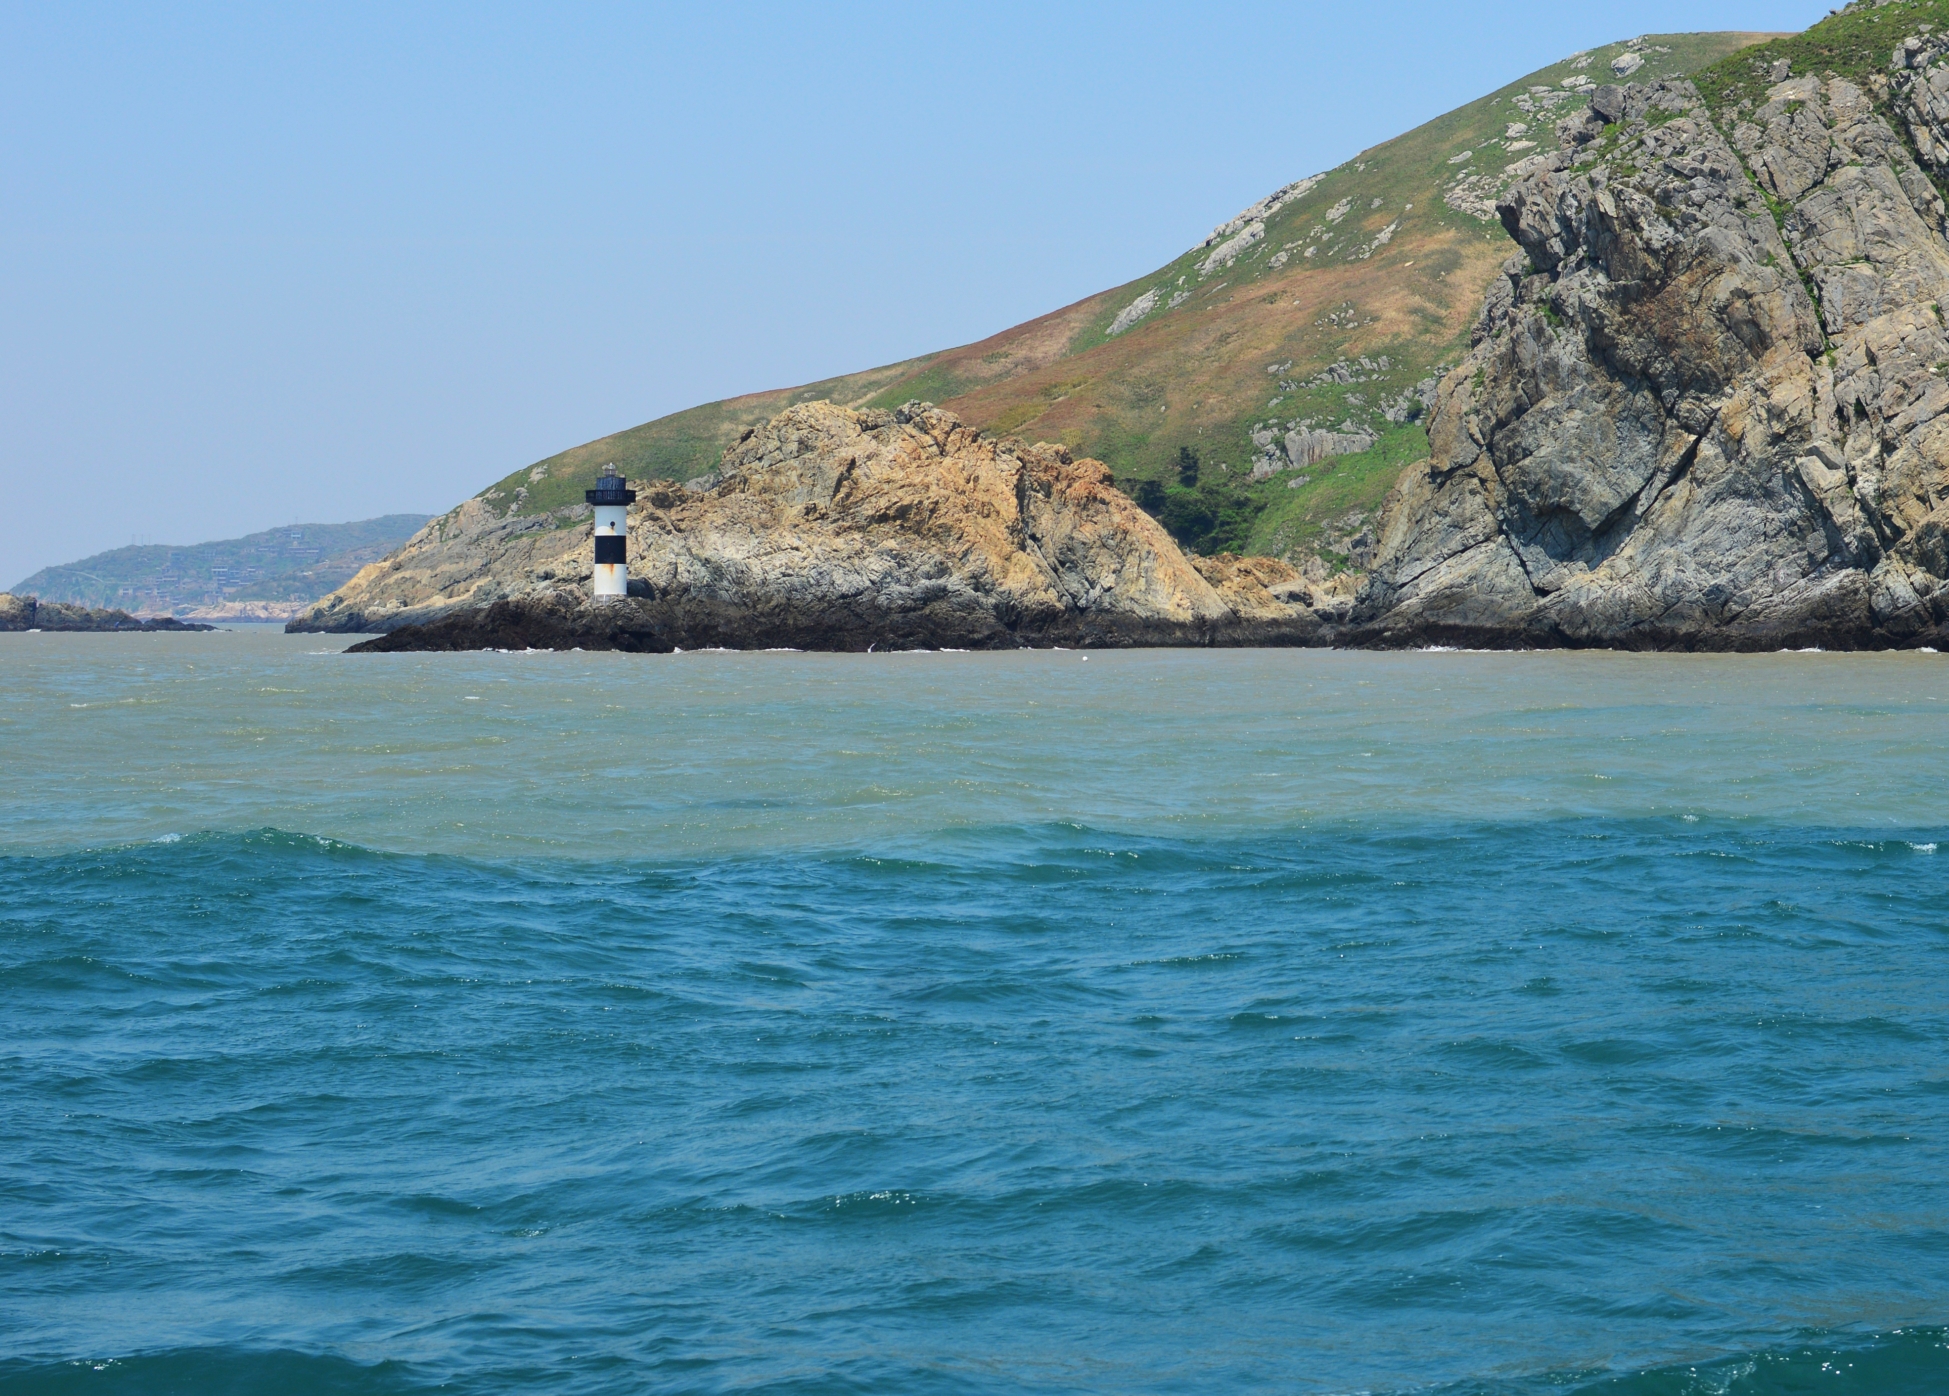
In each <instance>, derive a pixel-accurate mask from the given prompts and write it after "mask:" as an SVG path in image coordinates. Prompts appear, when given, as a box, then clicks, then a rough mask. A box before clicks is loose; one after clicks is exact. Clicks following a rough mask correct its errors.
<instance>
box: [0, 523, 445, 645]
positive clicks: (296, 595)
mask: <svg viewBox="0 0 1949 1396" xmlns="http://www.w3.org/2000/svg"><path fill="white" fill-rule="evenodd" d="M425 522H426V515H424V514H387V515H384V516H383V517H381V518H376V519H363V520H361V521H359V522H358V523H345V524H292V525H291V526H289V527H287V528H273V529H267V530H265V531H264V532H262V533H252V534H250V535H248V536H246V537H243V538H229V539H224V540H221V541H219V542H214V543H196V544H192V545H190V546H187V547H180V548H177V547H169V546H166V545H161V544H155V545H150V546H145V547H129V548H113V549H111V550H109V551H108V552H105V553H96V554H95V555H94V556H93V557H85V558H83V559H81V561H79V562H70V563H66V564H64V565H62V566H59V567H44V568H42V569H41V570H40V571H39V572H36V573H35V574H34V575H33V576H31V577H28V578H26V579H25V580H24V581H22V582H20V583H18V584H17V585H16V586H15V587H14V588H13V590H14V591H15V592H16V593H19V594H21V595H34V596H38V597H40V598H41V600H42V601H44V602H60V603H64V604H67V605H73V606H91V607H101V606H120V607H124V608H127V609H129V610H133V611H139V612H142V613H145V614H149V615H177V616H201V617H205V618H226V619H250V618H255V617H261V618H263V619H266V620H269V619H273V618H275V619H288V618H289V617H291V616H293V615H296V614H297V613H298V612H299V611H301V610H303V609H304V608H305V607H306V606H307V605H309V604H310V603H311V602H313V601H316V600H317V599H318V598H319V597H321V596H324V595H325V594H327V593H328V592H331V591H334V590H336V589H337V588H339V587H341V586H343V585H344V584H345V583H346V582H348V581H350V580H351V578H352V576H353V574H355V573H356V572H357V571H358V570H359V569H360V568H361V567H363V566H365V565H366V564H367V563H369V562H373V561H376V560H378V559H379V558H382V557H385V556H386V555H387V554H388V553H390V552H392V551H393V550H394V549H395V548H397V547H398V546H399V545H400V544H401V543H404V542H405V541H406V540H407V539H408V538H409V537H411V536H412V535H413V534H414V533H415V532H416V531H417V530H418V529H419V528H420V526H421V525H423V524H424V523H425Z"/></svg>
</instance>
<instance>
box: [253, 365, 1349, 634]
mask: <svg viewBox="0 0 1949 1396" xmlns="http://www.w3.org/2000/svg"><path fill="white" fill-rule="evenodd" d="M721 475H722V478H721V479H720V480H719V481H718V482H717V483H716V484H715V485H714V486H713V487H711V488H709V489H705V490H692V489H686V488H682V487H679V486H677V485H674V484H668V483H665V484H660V485H652V486H650V487H647V488H645V489H644V490H643V491H642V492H641V494H640V495H639V500H638V503H637V506H636V508H635V509H634V511H633V513H632V518H631V525H630V556H631V567H630V570H631V574H632V581H631V595H630V597H628V598H626V599H618V600H613V601H606V602H602V603H594V602H592V601H590V600H588V599H587V598H588V592H589V576H590V572H591V569H592V567H593V564H594V558H593V548H592V544H591V541H590V535H589V532H588V530H587V529H586V528H585V527H582V526H580V518H579V517H577V514H578V511H575V510H564V511H562V513H563V514H564V515H566V516H568V517H564V518H560V519H553V518H551V519H549V520H546V521H544V526H542V527H536V526H534V524H533V522H532V521H528V522H527V523H526V526H522V524H521V523H518V522H516V521H511V520H507V519H495V518H492V517H488V516H483V517H482V518H480V519H478V520H471V519H469V518H467V517H466V516H465V515H464V514H463V515H462V516H461V517H460V518H458V519H450V520H449V521H447V522H446V524H445V526H444V527H443V528H442V527H435V528H429V529H427V530H426V531H424V532H422V533H421V534H420V535H419V536H418V537H416V538H415V539H414V540H413V541H412V542H411V543H409V544H408V545H407V546H406V547H405V548H404V549H402V550H401V552H400V553H398V554H396V555H395V556H394V557H393V558H391V559H389V560H388V561H387V562H386V563H384V564H382V565H379V566H375V567H370V568H367V569H366V570H365V571H364V572H361V573H360V574H359V576H358V577H356V578H354V579H353V581H352V582H351V583H350V584H348V585H347V586H346V587H344V588H343V589H341V590H340V591H339V592H338V593H335V594H334V595H333V596H332V597H329V598H327V600H326V601H325V602H322V603H320V605H319V606H317V607H315V608H314V609H313V611H312V612H311V613H309V614H308V615H306V616H304V617H301V618H300V619H299V620H298V621H294V622H293V623H292V628H294V629H304V628H311V629H331V630H348V631H358V630H367V629H384V630H385V631H387V632H388V633H386V634H385V635H384V636H383V637H382V638H381V639H378V640H375V641H370V642H367V643H366V644H363V645H360V646H357V647H356V648H359V649H367V650H386V649H476V648H482V647H488V646H494V647H503V648H518V647H523V646H535V647H538V648H568V647H573V646H580V647H582V648H585V649H595V648H606V649H630V650H669V649H672V648H685V649H690V648H701V647H707V646H712V645H724V646H730V647H736V648H758V647H767V646H791V647H795V648H803V649H841V650H846V649H857V650H864V649H867V648H868V647H869V646H878V647H880V648H913V647H927V648H941V647H954V648H967V649H985V648H1000V647H1009V646H1015V645H1023V644H1075V645H1135V644H1267V643H1271V644H1278V643H1284V644H1303V643H1316V642H1319V641H1320V640H1321V639H1323V638H1325V636H1326V635H1327V634H1328V633H1330V632H1328V631H1327V629H1326V627H1327V623H1328V622H1327V621H1325V620H1323V619H1322V617H1321V616H1320V615H1319V614H1317V613H1316V612H1315V610H1314V609H1313V607H1312V606H1311V605H1310V604H1309V603H1310V602H1312V601H1313V600H1314V596H1313V591H1312V589H1311V588H1310V587H1309V586H1308V584H1307V583H1306V582H1304V581H1303V580H1302V579H1301V578H1300V577H1299V574H1298V573H1297V572H1295V571H1294V570H1293V569H1292V568H1291V567H1289V566H1286V565H1285V564H1283V563H1278V562H1275V561H1272V560H1271V559H1252V560H1249V561H1245V562H1242V561H1240V560H1238V559H1218V560H1212V561H1208V562H1206V563H1205V568H1206V569H1207V570H1205V571H1201V570H1200V568H1199V566H1197V565H1194V564H1193V563H1192V562H1191V561H1190V560H1189V559H1187V558H1186V557H1185V555H1184V554H1183V553H1182V552H1180V551H1179V550H1178V548H1177V546H1176V544H1174V543H1173V542H1172V541H1171V539H1170V537H1169V535H1167V534H1166V533H1165V532H1164V531H1163V529H1162V528H1161V527H1160V526H1159V525H1158V524H1157V522H1156V521H1155V520H1153V519H1152V518H1151V517H1150V516H1149V515H1147V514H1145V513H1144V512H1143V511H1142V510H1141V509H1139V508H1138V507H1137V506H1136V505H1135V504H1133V503H1132V502H1131V501H1130V500H1129V499H1128V498H1126V497H1125V496H1124V495H1123V494H1121V493H1119V492H1118V491H1117V490H1116V489H1115V488H1114V487H1113V486H1112V484H1111V481H1110V475H1109V471H1108V470H1107V469H1105V468H1104V466H1103V465H1102V464H1101V463H1100V462H1097V461H1093V460H1076V459H1072V458H1071V456H1070V455H1069V453H1068V452H1066V451H1064V450H1063V449H1061V448H1060V447H1055V446H1047V445H1037V446H1028V445H1023V444H1022V443H1020V442H1017V441H1012V440H1007V439H1004V440H995V439H993V438H990V437H985V436H983V435H981V434H980V433H977V432H974V431H972V430H970V429H969V428H967V427H965V426H963V425H962V424H961V422H960V421H958V420H957V419H956V418H955V417H953V416H952V415H951V414H949V413H946V412H942V411H940V410H938V409H935V408H932V407H929V406H927V405H925V404H918V403H916V404H909V405H908V406H907V407H904V408H901V409H900V410H898V411H894V412H885V411H852V410H848V409H845V408H841V407H835V406H833V405H832V404H830V403H824V402H819V403H809V404H804V405H801V406H798V407H794V408H791V409H790V410H788V411H786V412H784V413H782V414H781V415H779V416H778V417H776V418H774V419H773V420H772V421H771V422H770V423H768V424H767V425H765V426H764V427H762V428H759V429H755V430H752V431H749V432H747V433H745V435H744V438H743V439H742V440H741V441H739V442H738V443H736V444H735V445H734V446H733V447H732V448H731V449H730V450H729V451H727V452H726V453H725V457H724V462H723V466H722V471H721ZM586 513H587V510H586V509H584V510H581V511H579V514H581V515H586ZM553 525H561V526H553ZM470 526H471V531H469V530H470ZM1207 573H1209V575H1208V574H1207ZM1323 603H1324V604H1325V605H1326V607H1327V608H1328V614H1329V617H1330V615H1331V610H1330V607H1331V599H1330V598H1323ZM402 622H405V623H404V624H402Z"/></svg>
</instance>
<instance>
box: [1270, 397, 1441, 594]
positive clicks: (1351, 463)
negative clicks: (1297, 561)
mask: <svg viewBox="0 0 1949 1396" xmlns="http://www.w3.org/2000/svg"><path fill="white" fill-rule="evenodd" d="M1427 458H1428V433H1427V432H1426V431H1424V430H1423V429H1422V428H1421V427H1419V426H1406V427H1401V428H1398V429H1397V430H1394V431H1391V432H1389V433H1387V434H1386V435H1385V436H1383V437H1381V439H1380V440H1379V441H1376V442H1375V443H1374V444H1373V446H1371V447H1370V448H1368V449H1367V450H1365V451H1362V452H1360V453H1359V454H1358V455H1352V456H1340V457H1338V458H1336V459H1334V460H1328V461H1322V462H1320V464H1319V465H1317V466H1314V467H1313V468H1312V469H1311V470H1309V471H1308V472H1307V473H1308V474H1309V475H1310V476H1311V477H1312V479H1311V483H1310V484H1306V485H1302V486H1301V487H1300V488H1298V489H1296V490H1295V489H1288V488H1286V487H1285V486H1286V484H1287V479H1288V478H1289V477H1286V478H1282V477H1279V476H1274V477H1273V478H1272V479H1271V480H1270V481H1268V482H1267V484H1269V485H1272V486H1274V487H1275V488H1276V491H1277V493H1276V494H1274V496H1273V498H1272V499H1271V500H1270V501H1269V507H1268V508H1267V509H1266V510H1265V511H1264V513H1263V514H1262V515H1261V516H1260V517H1259V518H1258V519H1257V520H1256V521H1255V523H1254V527H1253V529H1252V532H1251V534H1250V536H1248V537H1247V538H1246V539H1245V540H1244V549H1243V550H1244V551H1247V552H1254V553H1267V554H1271V555H1273V556H1282V555H1284V554H1287V553H1291V552H1295V551H1317V552H1319V553H1320V554H1321V555H1322V556H1323V557H1325V558H1326V559H1327V561H1328V562H1338V563H1344V561H1345V559H1344V557H1336V556H1335V555H1334V550H1333V549H1332V547H1331V546H1330V544H1329V545H1327V546H1322V544H1323V543H1324V542H1326V540H1328V539H1330V537H1331V536H1332V535H1333V534H1334V532H1335V531H1336V530H1335V526H1336V525H1340V524H1343V523H1346V522H1347V521H1348V518H1349V516H1350V515H1355V514H1358V515H1360V516H1362V519H1361V522H1362V523H1364V522H1366V521H1367V520H1371V519H1372V518H1373V515H1374V511H1375V510H1376V509H1378V508H1379V507H1380V503H1381V501H1382V500H1383V499H1385V498H1386V497H1387V492H1388V491H1389V490H1391V489H1393V488H1394V484H1395V481H1397V480H1399V479H1400V478H1401V472H1402V471H1403V470H1404V469H1406V468H1407V467H1408V466H1410V465H1412V464H1414V463H1415V462H1416V461H1423V460H1426V459H1427ZM1280 495H1283V496H1284V498H1279V497H1278V496H1280ZM1352 527H1353V528H1356V529H1357V528H1358V527H1359V525H1358V524H1354V525H1352Z"/></svg>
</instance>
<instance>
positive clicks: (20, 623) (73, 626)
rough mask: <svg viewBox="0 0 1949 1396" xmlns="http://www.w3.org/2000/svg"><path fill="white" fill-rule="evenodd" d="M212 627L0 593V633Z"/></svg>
mask: <svg viewBox="0 0 1949 1396" xmlns="http://www.w3.org/2000/svg"><path fill="white" fill-rule="evenodd" d="M215 629H216V627H215V626H214V625H200V624H198V623H197V622H195V621H182V620H177V619H176V618H175V617H173V616H158V617H155V618H153V619H148V620H145V619H143V618H141V617H139V616H132V615H130V614H129V613H128V612H127V611H116V610H105V609H102V608H100V607H95V606H71V605H67V604H65V603H63V602H59V601H42V600H41V599H40V598H38V597H34V596H15V595H14V594H13V593H12V592H8V591H0V630H14V631H19V630H215Z"/></svg>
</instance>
